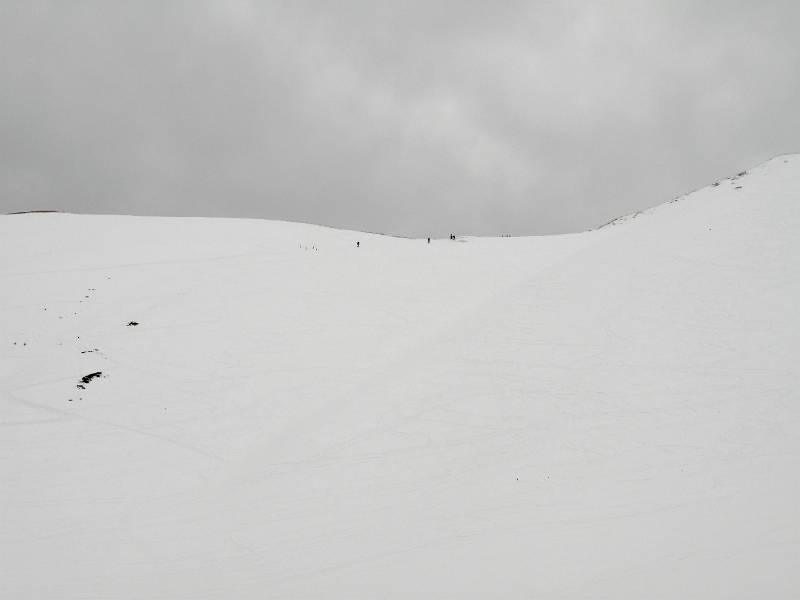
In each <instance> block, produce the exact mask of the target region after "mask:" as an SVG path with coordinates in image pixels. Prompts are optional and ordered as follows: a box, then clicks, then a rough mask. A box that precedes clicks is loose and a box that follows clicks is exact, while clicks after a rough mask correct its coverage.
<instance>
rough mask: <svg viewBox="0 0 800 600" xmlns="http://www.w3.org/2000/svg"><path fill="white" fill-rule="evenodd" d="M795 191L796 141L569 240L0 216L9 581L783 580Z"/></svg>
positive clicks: (622, 590)
mask: <svg viewBox="0 0 800 600" xmlns="http://www.w3.org/2000/svg"><path fill="white" fill-rule="evenodd" d="M798 200H800V156H795V155H790V156H781V157H777V158H775V159H772V160H771V161H768V162H767V163H764V164H763V165H760V166H759V167H756V168H755V169H752V170H751V171H750V172H748V173H746V174H744V175H741V176H736V177H734V178H731V179H728V180H724V181H722V182H720V183H719V185H717V186H709V187H707V188H703V189H701V190H698V191H696V192H693V193H692V194H688V195H686V196H684V197H682V198H679V199H677V200H676V201H674V202H671V203H667V204H665V205H662V206H659V207H656V208H654V209H650V210H647V211H641V212H639V213H636V214H635V215H630V216H627V217H623V218H620V219H617V220H615V221H612V222H611V223H609V224H608V225H607V226H604V227H603V228H601V229H598V230H596V231H591V232H585V233H581V234H574V235H562V236H545V237H530V238H496V239H492V238H461V239H459V241H458V242H456V243H454V242H452V241H450V240H432V242H431V243H430V244H427V243H426V242H425V240H409V239H403V238H391V237H386V236H380V235H375V234H365V233H358V232H349V231H339V230H334V229H330V228H325V227H318V226H312V225H304V224H296V223H286V222H270V221H251V220H234V219H170V218H134V217H115V216H85V215H82V216H79V215H68V214H36V215H14V216H4V217H0V344H2V345H1V346H0V481H2V488H3V491H2V494H0V507H1V508H0V510H1V511H2V512H1V513H0V564H2V567H0V597H3V598H43V597H58V598H110V597H113V598H143V597H146V598H170V599H173V598H264V597H269V598H376V597H380V598H413V597H431V598H486V597H497V598H532V597H533V598H539V597H542V598H587V597H592V598H615V599H619V598H642V597H647V598H678V597H679V598H762V597H780V598H787V597H795V596H797V595H798V593H800V577H799V576H798V572H800V570H798V567H800V563H799V562H798V557H799V556H800V520H798V519H797V506H798V504H800V402H799V401H800V395H799V394H798V391H797V390H798V389H800V369H799V368H798V366H797V358H798V356H800V319H799V318H798V316H797V306H798V305H799V304H800V278H798V276H797V273H800V242H798V240H799V239H800V237H798V235H797V231H799V230H800V209H798V206H799V205H798ZM356 241H358V242H360V247H358V248H356ZM460 242H463V243H460ZM130 322H137V323H138V325H136V326H128V323H130ZM98 372H101V373H102V376H99V377H96V378H90V380H89V381H88V382H87V383H85V385H84V389H79V388H77V387H76V386H77V384H78V383H79V382H80V381H81V378H82V377H84V376H86V375H87V374H91V373H98Z"/></svg>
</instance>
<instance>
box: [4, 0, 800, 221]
mask: <svg viewBox="0 0 800 600" xmlns="http://www.w3.org/2000/svg"><path fill="white" fill-rule="evenodd" d="M798 18H800V5H798V4H797V3H796V2H793V1H791V0H790V1H785V2H777V1H771V2H770V1H767V2H761V3H753V2H739V1H733V0H728V1H724V2H723V1H721V0H710V1H706V2H702V3H698V2H688V1H687V2H676V1H670V2H667V1H666V0H664V1H661V2H634V1H628V2H622V1H620V2H596V1H595V2H589V1H588V0H587V1H562V2H555V1H551V2H519V1H508V2H504V3H489V2H477V1H475V0H464V1H460V2H455V1H452V0H444V1H440V2H435V3H432V2H430V1H427V2H422V1H420V0H407V1H405V2H396V1H388V0H372V1H369V2H367V1H366V0H363V1H362V0H349V1H343V2H337V3H324V2H311V1H310V0H295V1H293V2H290V3H282V2H248V1H244V0H240V1H236V2H234V1H226V2H199V1H196V2H148V1H140V2H135V3H123V2H120V3H116V2H99V1H92V2H89V1H87V2H70V3H66V2H35V1H30V0H29V1H26V2H15V1H8V0H6V1H5V2H0V78H1V80H2V81H3V92H2V93H1V94H0V210H2V211H3V212H6V211H12V210H25V209H30V208H55V209H59V210H68V211H75V212H100V213H133V214H162V215H208V216H237V217H244V216H248V217H263V218H276V219H288V220H300V221H310V222H316V223H323V224H328V225H333V226H339V227H348V228H354V229H367V230H373V231H384V232H391V233H399V234H408V235H427V234H428V233H429V232H430V233H433V234H435V235H443V234H446V233H449V232H450V231H451V230H453V231H457V232H464V233H477V234H498V233H516V234H520V233H545V232H561V231H571V230H580V229H585V228H588V227H591V226H594V225H597V224H600V223H602V222H604V221H606V220H608V219H609V218H611V217H613V216H615V215H618V214H620V213H624V212H629V211H631V210H636V209H639V208H643V207H646V206H650V205H653V204H656V203H658V202H661V201H664V200H667V199H669V198H671V197H673V196H676V195H678V194H681V193H683V192H685V191H688V190H690V189H692V188H694V187H697V186H699V185H703V184H706V183H709V182H710V181H712V180H714V179H715V178H717V177H721V176H723V175H726V174H729V173H731V172H733V171H736V170H738V169H740V168H744V167H747V166H750V165H751V164H753V163H755V162H758V161H760V160H764V159H766V158H768V157H769V156H771V155H774V154H777V153H781V152H792V151H800V143H799V141H798V140H799V137H798V134H800V115H798V114H797V110H796V106H798V105H800V93H799V91H798V90H800V74H799V73H798V70H797V68H796V65H797V64H800V42H798V41H797V35H796V31H795V29H796V23H797V22H798Z"/></svg>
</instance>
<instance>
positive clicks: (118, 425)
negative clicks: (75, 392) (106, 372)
mask: <svg viewBox="0 0 800 600" xmlns="http://www.w3.org/2000/svg"><path fill="white" fill-rule="evenodd" d="M4 394H5V395H6V396H7V397H8V398H10V399H11V400H13V401H14V402H17V403H18V404H22V405H24V406H27V407H29V408H36V409H39V410H43V411H45V412H49V413H52V414H57V415H61V416H63V417H67V418H73V419H77V420H78V421H85V422H88V423H95V424H98V425H105V426H106V427H113V428H115V429H120V430H122V431H127V432H129V433H135V434H138V435H142V436H145V437H149V438H153V439H155V440H159V441H161V442H165V443H167V444H171V445H173V446H177V447H178V448H181V449H183V450H187V451H189V452H192V453H194V454H198V455H201V456H205V457H206V458H210V459H212V460H214V461H216V462H221V463H226V462H228V460H227V459H225V458H223V457H222V456H219V455H216V454H213V453H211V452H208V451H206V450H203V449H202V448H198V447H196V446H192V445H191V444H187V443H185V442H179V441H178V440H175V439H173V438H171V437H167V436H165V435H160V434H158V433H153V432H152V431H147V430H144V429H139V428H138V427H131V426H130V425H123V424H122V423H115V422H113V421H107V420H105V419H97V418H94V417H87V416H86V415H79V414H76V413H70V412H68V411H66V410H62V409H60V408H55V407H54V406H47V405H44V404H39V403H37V402H32V401H30V400H23V399H22V398H18V397H16V396H15V395H14V394H12V393H11V392H9V391H6V392H4Z"/></svg>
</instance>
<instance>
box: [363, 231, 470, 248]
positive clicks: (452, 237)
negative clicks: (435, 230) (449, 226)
mask: <svg viewBox="0 0 800 600" xmlns="http://www.w3.org/2000/svg"><path fill="white" fill-rule="evenodd" d="M450 239H451V240H454V239H456V236H455V234H453V233H451V234H450ZM428 243H429V244H430V243H431V238H428ZM360 247H361V242H356V248H360Z"/></svg>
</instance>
